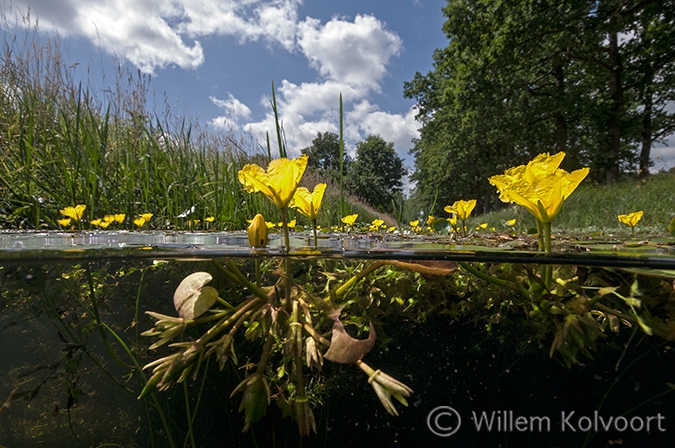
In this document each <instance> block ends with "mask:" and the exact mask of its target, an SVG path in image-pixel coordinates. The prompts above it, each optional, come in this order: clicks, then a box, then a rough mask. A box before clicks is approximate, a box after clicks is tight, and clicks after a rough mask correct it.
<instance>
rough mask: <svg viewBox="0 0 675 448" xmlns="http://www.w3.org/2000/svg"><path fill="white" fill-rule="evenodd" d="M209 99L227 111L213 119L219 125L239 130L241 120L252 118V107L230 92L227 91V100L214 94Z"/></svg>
mask: <svg viewBox="0 0 675 448" xmlns="http://www.w3.org/2000/svg"><path fill="white" fill-rule="evenodd" d="M209 99H210V100H211V102H212V103H213V104H215V105H216V106H218V107H219V108H220V109H223V110H224V111H225V115H222V116H220V117H217V118H215V119H214V120H213V123H214V124H215V125H217V126H221V127H228V128H231V129H233V130H239V129H240V125H239V122H241V121H247V120H249V119H250V118H251V109H249V107H248V106H246V105H245V104H244V103H242V102H241V101H239V100H238V99H236V98H235V97H234V95H232V94H231V93H229V92H228V93H227V99H226V100H221V99H218V98H216V97H214V96H210V97H209Z"/></svg>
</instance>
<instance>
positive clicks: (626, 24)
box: [404, 0, 675, 208]
mask: <svg viewBox="0 0 675 448" xmlns="http://www.w3.org/2000/svg"><path fill="white" fill-rule="evenodd" d="M443 12H444V15H445V17H446V21H445V23H444V26H443V30H444V32H445V34H446V36H447V37H448V39H449V44H448V46H447V47H445V48H443V49H438V50H436V51H435V52H434V68H433V70H432V71H430V72H429V73H427V74H426V75H423V74H421V73H417V74H416V75H415V76H414V78H413V80H412V81H410V82H407V83H405V86H404V94H405V96H406V97H408V98H414V99H415V100H416V101H417V108H418V119H419V120H420V121H421V123H422V129H421V135H420V138H419V140H418V141H417V142H416V144H415V147H414V148H413V150H412V153H413V154H414V156H415V172H414V173H413V175H412V179H413V180H416V181H417V189H416V193H417V194H418V195H419V196H420V197H421V198H423V199H425V200H426V201H427V202H429V203H431V202H432V201H433V200H434V198H436V197H437V199H438V201H439V203H452V202H453V201H454V200H456V199H462V198H464V199H468V198H475V199H478V200H479V203H480V204H481V205H479V208H480V207H481V206H482V207H486V206H487V207H490V204H491V203H492V201H494V200H495V199H494V191H493V189H492V188H490V186H489V184H488V183H487V181H486V178H487V177H488V176H490V175H493V174H497V173H499V172H501V171H502V170H504V169H505V168H508V167H510V166H513V165H517V164H521V163H524V162H526V161H527V160H529V159H531V158H532V157H533V156H535V155H536V154H539V153H541V152H553V151H565V152H566V153H567V158H566V159H565V164H566V168H567V169H576V168H578V167H580V166H590V167H591V169H592V171H591V173H592V174H591V176H592V178H593V179H594V180H595V181H596V182H602V183H604V182H607V183H612V182H615V181H616V180H618V179H619V177H620V176H621V174H622V173H626V172H636V171H638V170H639V171H640V173H641V174H642V175H646V174H647V173H648V167H649V164H648V163H649V151H650V149H651V145H652V144H653V142H654V141H658V140H659V139H661V138H663V137H665V136H667V135H668V134H670V133H672V132H673V130H674V128H673V114H672V113H669V112H668V111H667V110H666V109H665V106H666V105H667V104H668V102H670V101H672V100H673V93H674V92H675V89H674V87H675V85H674V84H673V81H674V79H675V70H674V68H675V65H674V64H675V46H673V45H672V43H673V42H675V39H674V38H675V34H674V33H675V13H674V12H675V0H666V1H656V0H653V1H652V0H643V1H639V0H592V1H591V0H570V1H565V2H561V1H558V0H501V1H492V0H449V1H448V4H447V6H446V7H445V8H444V10H443Z"/></svg>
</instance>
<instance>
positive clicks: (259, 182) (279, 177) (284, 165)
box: [238, 155, 307, 209]
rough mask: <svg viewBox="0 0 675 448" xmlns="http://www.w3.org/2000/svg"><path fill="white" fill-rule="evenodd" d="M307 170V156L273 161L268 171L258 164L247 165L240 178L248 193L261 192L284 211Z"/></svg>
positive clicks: (241, 171) (239, 175)
mask: <svg viewBox="0 0 675 448" xmlns="http://www.w3.org/2000/svg"><path fill="white" fill-rule="evenodd" d="M306 168H307V156H306V155H302V156H300V157H298V158H297V159H292V160H289V159H286V158H281V159H275V160H272V161H271V162H270V164H269V166H268V167H267V171H265V170H263V169H262V168H261V167H259V166H258V165H256V164H248V165H245V166H244V167H243V168H242V169H241V170H240V171H239V174H238V178H239V182H241V184H242V185H243V186H244V189H245V190H246V191H248V192H250V193H255V192H258V191H259V192H261V193H263V194H264V195H266V196H267V197H269V198H270V199H271V200H272V202H273V203H274V205H275V206H276V207H277V208H279V209H283V208H286V207H288V205H289V203H290V202H291V199H293V194H294V193H295V190H296V189H297V188H298V184H299V183H300V179H301V178H302V175H303V174H304V173H305V169H306Z"/></svg>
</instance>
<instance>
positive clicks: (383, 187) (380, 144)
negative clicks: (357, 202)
mask: <svg viewBox="0 0 675 448" xmlns="http://www.w3.org/2000/svg"><path fill="white" fill-rule="evenodd" d="M406 174H407V171H406V169H405V167H404V166H403V160H402V159H401V158H400V157H399V156H398V155H397V154H396V151H395V150H394V144H393V143H388V142H386V141H385V140H384V139H383V138H382V137H380V136H379V135H371V136H369V137H368V138H366V139H365V140H364V141H362V142H359V143H358V144H357V145H356V160H354V162H353V163H352V165H351V168H350V170H349V188H350V190H351V191H352V193H353V194H355V195H357V196H358V197H360V198H361V199H363V200H364V201H366V202H368V203H369V204H370V205H372V206H374V207H376V208H378V209H379V210H380V211H382V212H391V211H392V210H393V208H394V207H393V202H394V200H396V199H397V198H398V196H399V195H400V194H401V191H402V189H403V178H404V177H405V175H406Z"/></svg>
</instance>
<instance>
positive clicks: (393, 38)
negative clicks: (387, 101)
mask: <svg viewBox="0 0 675 448" xmlns="http://www.w3.org/2000/svg"><path fill="white" fill-rule="evenodd" d="M298 45H299V46H300V48H301V50H302V52H303V53H304V55H305V56H306V57H307V58H308V59H309V60H310V62H311V63H312V65H313V66H314V67H315V68H317V69H318V70H319V73H321V74H322V75H323V76H325V77H326V78H327V79H330V80H333V81H338V82H344V83H347V84H350V85H355V86H367V87H368V88H371V89H379V82H380V81H381V80H382V78H383V77H384V76H385V75H386V74H387V68H386V66H387V63H388V62H389V59H390V58H391V57H392V56H396V55H398V54H399V53H400V51H401V48H402V41H401V39H400V38H399V37H398V35H396V34H395V33H393V32H391V31H388V30H387V29H386V28H385V26H384V24H383V23H382V22H380V21H379V20H377V19H376V18H375V17H373V16H363V15H358V16H356V18H355V19H354V21H353V22H349V21H346V20H344V19H340V18H333V19H332V20H331V21H330V22H328V23H326V24H325V25H321V23H320V22H319V21H318V20H316V19H312V18H308V19H306V20H305V21H304V22H302V23H301V24H300V25H299V38H298Z"/></svg>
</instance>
